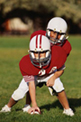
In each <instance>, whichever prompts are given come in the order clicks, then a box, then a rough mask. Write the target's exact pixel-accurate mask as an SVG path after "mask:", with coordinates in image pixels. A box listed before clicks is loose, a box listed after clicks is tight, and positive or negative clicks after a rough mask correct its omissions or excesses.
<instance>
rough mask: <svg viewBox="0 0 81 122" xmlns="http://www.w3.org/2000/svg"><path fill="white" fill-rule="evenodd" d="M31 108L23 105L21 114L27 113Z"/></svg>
mask: <svg viewBox="0 0 81 122" xmlns="http://www.w3.org/2000/svg"><path fill="white" fill-rule="evenodd" d="M30 108H31V106H30V105H25V106H24V108H22V110H23V112H28V110H29V109H30Z"/></svg>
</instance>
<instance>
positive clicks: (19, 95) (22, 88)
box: [1, 79, 29, 112]
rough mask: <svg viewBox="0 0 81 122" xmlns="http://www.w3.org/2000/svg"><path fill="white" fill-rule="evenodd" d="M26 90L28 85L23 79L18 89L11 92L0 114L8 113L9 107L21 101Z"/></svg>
mask: <svg viewBox="0 0 81 122" xmlns="http://www.w3.org/2000/svg"><path fill="white" fill-rule="evenodd" d="M28 90H29V88H28V84H27V83H26V82H25V81H24V79H22V81H21V83H20V84H19V87H18V88H17V89H16V90H15V91H14V92H13V94H12V96H11V98H10V100H9V102H8V104H7V105H5V106H4V107H3V108H2V110H1V112H10V111H11V107H12V106H13V105H15V104H16V103H17V102H18V101H19V100H20V99H22V98H23V97H24V96H25V94H26V92H27V91H28Z"/></svg>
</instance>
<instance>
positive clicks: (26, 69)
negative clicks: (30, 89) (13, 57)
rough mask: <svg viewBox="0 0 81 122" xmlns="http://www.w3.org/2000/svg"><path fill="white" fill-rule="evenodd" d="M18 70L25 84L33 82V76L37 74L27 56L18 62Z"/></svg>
mask: <svg viewBox="0 0 81 122" xmlns="http://www.w3.org/2000/svg"><path fill="white" fill-rule="evenodd" d="M19 68H20V71H21V74H22V76H23V78H24V80H25V81H26V82H30V81H33V80H34V76H35V75H37V72H38V69H37V68H35V67H34V66H33V65H32V63H31V61H30V57H29V55H26V56H24V57H23V58H22V59H21V60H20V62H19Z"/></svg>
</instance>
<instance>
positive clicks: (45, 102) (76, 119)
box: [0, 36, 81, 122]
mask: <svg viewBox="0 0 81 122" xmlns="http://www.w3.org/2000/svg"><path fill="white" fill-rule="evenodd" d="M69 41H70V43H71V45H72V51H71V54H70V56H69V57H68V59H67V61H66V64H65V65H66V69H65V72H64V74H63V75H62V76H61V80H62V82H63V84H64V87H65V91H66V94H67V97H68V100H69V103H70V106H71V107H72V109H73V110H74V112H75V116H73V117H68V116H65V115H63V114H62V112H63V108H62V106H61V104H60V103H59V101H58V99H57V98H56V96H54V97H52V96H50V94H49V91H48V89H47V87H46V86H44V87H42V88H41V89H40V88H37V91H36V98H37V103H38V106H39V107H40V108H41V110H42V115H29V114H27V113H23V112H22V107H23V106H24V105H25V98H23V99H22V100H20V101H19V102H18V103H17V104H16V105H15V106H14V107H13V108H12V112H10V113H0V122H81V36H70V37H69ZM28 44H29V37H24V36H22V37H13V36H11V37H0V109H1V108H2V107H3V106H4V105H5V104H7V103H8V101H9V99H10V97H11V94H12V93H13V91H14V90H15V89H16V88H17V87H18V85H19V83H20V81H21V79H22V75H21V73H20V70H19V61H20V59H21V58H22V57H23V56H24V55H26V54H27V53H28Z"/></svg>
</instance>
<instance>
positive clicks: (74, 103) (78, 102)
mask: <svg viewBox="0 0 81 122" xmlns="http://www.w3.org/2000/svg"><path fill="white" fill-rule="evenodd" d="M68 101H69V105H70V107H71V108H72V109H73V111H74V112H75V108H77V107H81V98H79V99H78V98H69V99H68ZM56 107H59V108H60V109H63V108H62V106H61V104H60V102H59V100H56V101H54V102H53V103H52V104H51V103H50V104H47V105H43V106H40V109H46V110H48V111H49V110H50V109H51V108H56Z"/></svg>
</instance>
